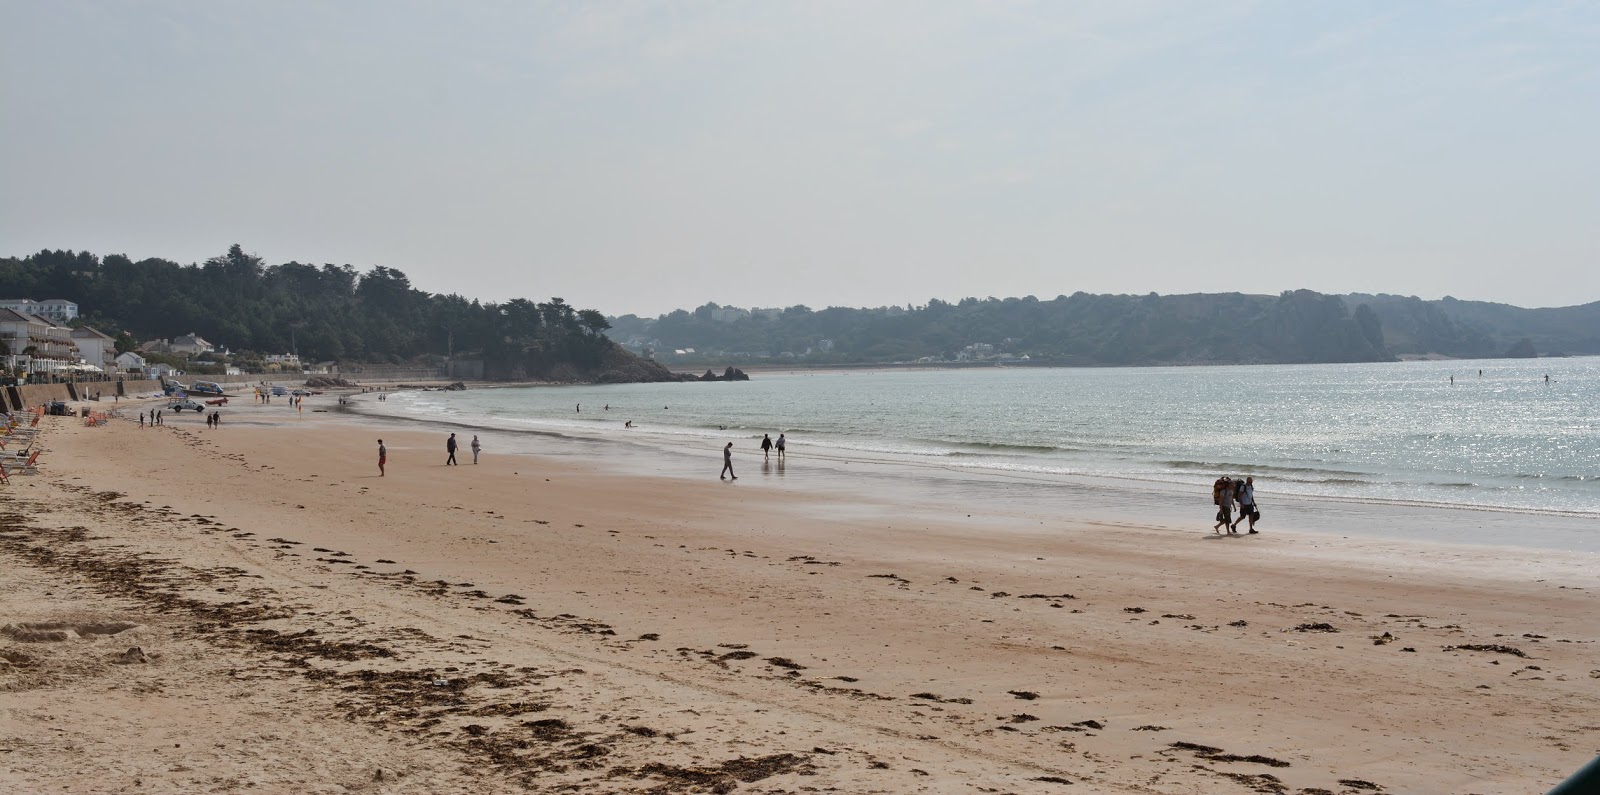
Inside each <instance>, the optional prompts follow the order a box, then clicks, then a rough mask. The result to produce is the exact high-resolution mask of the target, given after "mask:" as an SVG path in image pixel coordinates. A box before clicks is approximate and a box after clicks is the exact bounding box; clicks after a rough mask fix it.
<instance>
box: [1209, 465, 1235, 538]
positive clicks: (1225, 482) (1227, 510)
mask: <svg viewBox="0 0 1600 795" xmlns="http://www.w3.org/2000/svg"><path fill="white" fill-rule="evenodd" d="M1211 501H1212V502H1214V503H1216V505H1217V523H1216V524H1214V525H1212V526H1211V532H1213V533H1221V532H1222V526H1223V525H1230V527H1229V529H1228V532H1230V533H1231V532H1233V529H1232V527H1231V525H1232V523H1233V480H1232V479H1231V478H1229V477H1228V476H1227V475H1223V476H1222V477H1220V478H1217V482H1216V483H1213V484H1211Z"/></svg>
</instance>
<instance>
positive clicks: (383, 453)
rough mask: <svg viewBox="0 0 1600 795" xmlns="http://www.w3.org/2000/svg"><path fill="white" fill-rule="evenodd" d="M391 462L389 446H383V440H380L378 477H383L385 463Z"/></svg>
mask: <svg viewBox="0 0 1600 795" xmlns="http://www.w3.org/2000/svg"><path fill="white" fill-rule="evenodd" d="M387 463H389V448H387V447H384V446H383V440H382V439H379V440H378V477H380V478H381V477H383V475H384V472H383V465H384V464H387Z"/></svg>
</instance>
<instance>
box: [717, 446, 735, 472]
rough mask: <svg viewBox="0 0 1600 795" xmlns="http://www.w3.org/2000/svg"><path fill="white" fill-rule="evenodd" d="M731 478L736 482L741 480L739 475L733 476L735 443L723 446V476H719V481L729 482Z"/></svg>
mask: <svg viewBox="0 0 1600 795" xmlns="http://www.w3.org/2000/svg"><path fill="white" fill-rule="evenodd" d="M730 477H731V478H733V479H734V480H738V479H739V476H738V475H735V474H733V442H728V443H727V444H725V445H723V446H722V474H720V475H718V476H717V480H727V479H728V478H730Z"/></svg>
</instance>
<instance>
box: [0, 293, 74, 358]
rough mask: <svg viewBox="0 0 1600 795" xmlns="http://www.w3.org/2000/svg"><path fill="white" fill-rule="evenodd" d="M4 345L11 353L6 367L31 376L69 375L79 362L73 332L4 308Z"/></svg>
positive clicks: (0, 338)
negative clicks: (25, 372)
mask: <svg viewBox="0 0 1600 795" xmlns="http://www.w3.org/2000/svg"><path fill="white" fill-rule="evenodd" d="M0 342H4V343H5V346H6V349H7V350H9V351H10V355H8V356H7V357H6V366H7V367H11V368H21V369H23V370H25V371H27V372H28V373H30V374H33V373H58V372H65V371H66V368H67V366H68V365H75V364H77V363H78V348H77V346H75V345H73V344H72V331H71V329H68V328H67V327H65V326H57V325H55V324H53V323H51V322H50V321H48V320H45V319H44V318H42V317H38V316H36V315H29V314H26V313H23V312H18V311H16V310H14V309H0Z"/></svg>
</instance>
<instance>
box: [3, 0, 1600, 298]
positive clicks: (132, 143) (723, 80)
mask: <svg viewBox="0 0 1600 795" xmlns="http://www.w3.org/2000/svg"><path fill="white" fill-rule="evenodd" d="M235 242H237V243H241V244H243V245H244V247H245V249H246V250H247V251H252V252H255V253H258V254H260V255H261V256H263V257H265V258H266V260H267V261H268V262H269V263H278V262H285V261H289V260H299V261H301V262H312V263H317V264H321V263H326V262H333V263H341V264H342V263H348V264H352V265H355V266H357V267H359V268H362V269H366V268H369V267H371V266H373V265H387V266H390V267H395V268H399V269H401V270H403V271H405V272H406V273H407V274H409V275H410V276H411V279H412V282H413V283H414V284H415V285H416V286H418V287H420V288H422V289H426V290H430V291H433V292H457V293H461V294H462V295H466V296H468V297H473V298H481V299H485V300H504V299H507V298H511V297H517V296H526V297H531V298H535V299H539V300H543V299H546V298H548V297H550V296H561V297H563V298H565V299H567V300H568V301H569V302H571V303H574V304H577V305H579V306H583V307H593V308H596V309H600V310H601V311H603V312H606V313H608V314H623V313H628V312H633V313H637V314H641V315H655V314H659V313H662V312H665V311H669V310H671V309H674V308H679V307H684V308H692V307H694V306H697V305H699V304H703V303H705V302H707V301H716V302H718V303H722V304H732V305H737V306H789V305H793V304H797V303H804V304H807V305H810V306H812V307H814V308H819V307H823V306H829V305H839V306H879V305H884V304H906V303H916V304H921V303H924V302H926V301H927V300H928V299H929V298H933V297H937V298H942V299H947V300H953V299H958V298H961V297H963V296H980V297H981V296H991V295H992V296H1000V297H1004V296H1012V295H1017V296H1020V295H1030V294H1031V295H1036V296H1039V297H1040V298H1051V297H1054V296H1056V295H1058V294H1070V293H1073V292H1075V291H1078V290H1084V291H1087V292H1116V293H1144V292H1150V291H1155V292H1161V293H1177V292H1222V291H1243V292H1259V293H1276V292H1278V291H1280V290H1285V289H1293V288H1302V287H1304V288H1311V289H1315V290H1322V291H1329V292H1348V291H1363V292H1391V293H1401V294H1415V295H1420V296H1422V297H1425V298H1438V297H1441V296H1444V295H1454V296H1456V297H1458V298H1468V299H1479V300H1493V301H1505V302H1508V303H1515V304H1520V305H1523V306H1564V305H1570V304H1576V303H1585V302H1589V301H1594V300H1600V275H1597V274H1600V6H1597V5H1595V4H1593V3H1553V2H1552V3H1528V2H1504V3H1482V2H1406V3H1395V2H1376V3H1365V2H1346V1H1344V0H1339V1H1332V0H1330V1H1329V2H1320V3H1313V2H1300V1H1299V0H1293V1H1291V0H1284V2H1228V1H1227V0H1210V1H1208V2H1181V3H1145V2H1129V0H1106V2H1099V3H1089V2H1056V1H1054V0H1052V1H1050V2H1039V3H1008V2H993V1H991V2H970V3H947V2H929V1H927V0H919V1H918V2H904V3H898V2H883V3H874V2H863V1H862V0H850V1H849V2H839V3H830V2H815V1H813V0H807V1H806V2H799V1H798V0H797V1H796V2H775V1H766V2H718V3H711V2H706V3H696V2H675V3H661V4H652V3H644V2H609V1H608V2H593V3H575V2H562V3H534V2H519V1H515V0H512V1H508V2H455V3H446V2H427V3H421V2H416V3H413V2H399V1H397V0H383V1H382V2H357V1H356V0H341V1H340V2H331V3H324V2H318V3H312V2H279V1H276V0H274V1H273V2H226V1H222V2H219V1H217V0H205V1H204V2H137V3H135V2H73V1H72V0H0V255H12V256H21V255H25V254H28V253H31V252H33V251H37V250H39V249H42V248H71V249H78V250H83V249H87V250H90V251H93V252H95V253H97V254H108V253H125V254H127V255H129V256H131V257H133V258H135V259H139V258H143V257H153V256H159V257H166V258H169V259H175V260H178V261H180V262H185V263H188V262H195V261H199V260H203V259H205V258H206V257H210V256H215V255H218V254H221V253H223V252H224V251H225V250H226V249H227V247H228V245H229V244H231V243H235ZM35 297H36V298H47V297H50V296H35Z"/></svg>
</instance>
